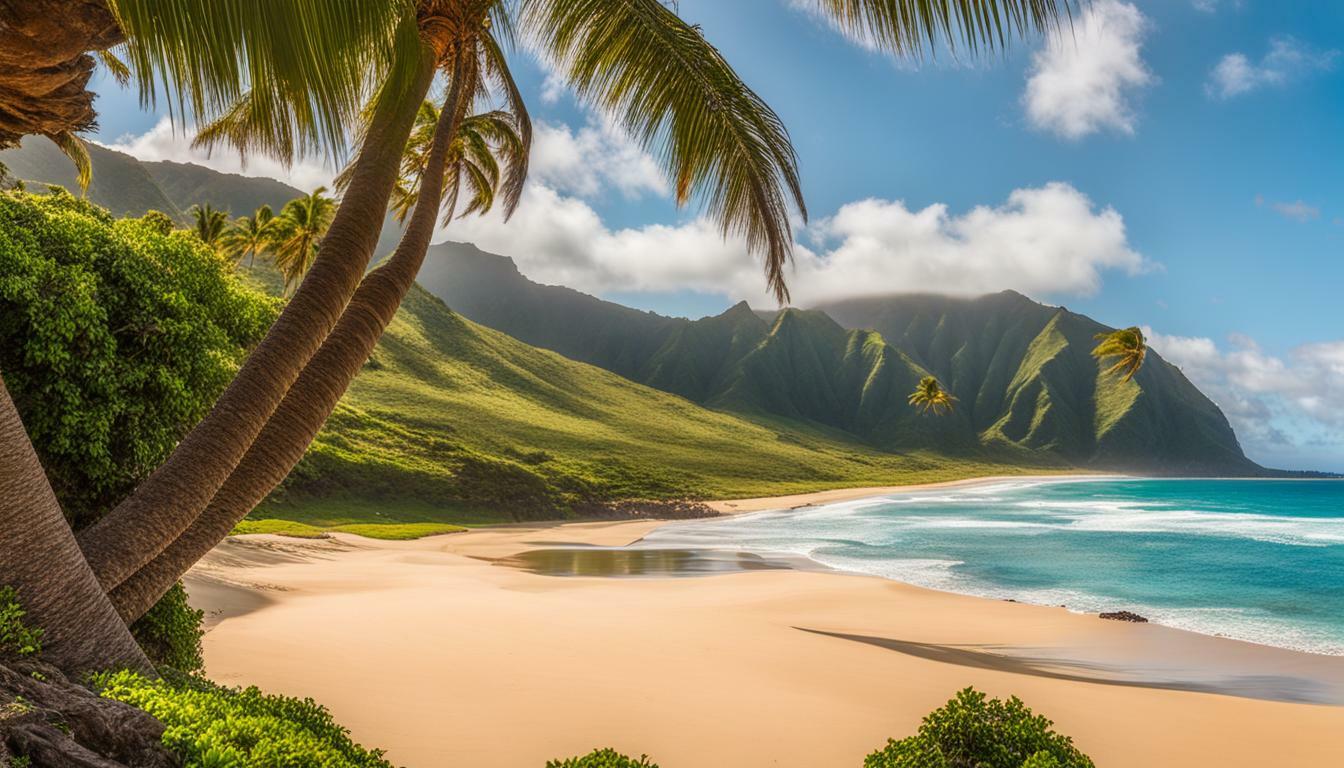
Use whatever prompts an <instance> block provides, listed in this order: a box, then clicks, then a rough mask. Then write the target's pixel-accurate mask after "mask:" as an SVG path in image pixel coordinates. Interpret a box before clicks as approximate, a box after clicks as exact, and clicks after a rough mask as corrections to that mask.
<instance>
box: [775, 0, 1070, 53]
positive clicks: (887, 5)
mask: <svg viewBox="0 0 1344 768" xmlns="http://www.w3.org/2000/svg"><path fill="white" fill-rule="evenodd" d="M801 4H802V5H803V6H804V7H805V8H808V9H810V10H813V11H815V12H816V13H818V14H819V15H821V16H824V17H826V18H828V19H830V20H831V21H832V23H834V24H835V26H836V27H837V28H838V29H840V31H841V32H843V33H845V34H846V35H849V36H850V37H853V38H855V39H858V40H862V41H864V42H865V43H868V44H871V45H873V46H875V47H877V48H880V49H882V50H886V51H889V52H891V53H895V54H897V55H900V56H914V57H919V56H923V55H924V54H925V53H926V52H927V51H929V50H932V49H934V48H936V46H937V45H938V44H939V42H945V43H946V44H947V45H948V47H950V48H951V49H953V50H954V51H955V50H956V49H957V48H958V46H960V47H962V48H965V49H966V50H967V51H969V52H971V53H976V52H977V51H979V50H980V49H981V48H985V49H990V50H993V49H1001V48H1004V47H1005V46H1006V45H1007V44H1008V39H1009V37H1010V36H1013V35H1016V36H1026V35H1031V34H1038V33H1044V32H1048V31H1050V30H1053V29H1055V28H1056V27H1057V26H1058V25H1059V22H1060V19H1061V18H1065V19H1068V18H1071V17H1072V15H1073V4H1074V0H803V2H802V3H801Z"/></svg>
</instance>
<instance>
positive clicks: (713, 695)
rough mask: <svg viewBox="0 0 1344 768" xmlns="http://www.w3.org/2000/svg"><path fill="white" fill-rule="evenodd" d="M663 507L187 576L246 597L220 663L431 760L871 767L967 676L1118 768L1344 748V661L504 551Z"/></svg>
mask: <svg viewBox="0 0 1344 768" xmlns="http://www.w3.org/2000/svg"><path fill="white" fill-rule="evenodd" d="M658 525H659V523H657V522H654V521H636V522H618V523H609V522H607V523H579V524H570V525H538V526H511V527H502V528H494V529H485V530H478V531H472V532H469V533H465V534H454V535H450V536H441V537H435V538H431V539H422V540H420V541H413V542H373V541H369V540H365V539H359V538H357V537H353V536H346V535H338V536H335V537H333V538H331V539H328V540H317V541H303V540H286V539H279V538H277V537H270V536H261V537H238V538H234V539H230V540H229V541H227V542H225V543H224V544H222V545H221V546H220V547H219V548H217V549H216V550H215V551H214V552H212V553H211V554H210V555H209V556H208V557H207V558H206V559H205V560H203V561H202V563H201V564H200V565H199V566H198V567H197V568H196V569H195V570H193V572H192V574H190V576H189V577H188V587H189V589H190V590H191V592H192V595H193V600H194V601H195V602H197V603H198V605H201V606H202V607H204V608H206V610H207V611H211V612H214V611H222V612H223V613H222V614H218V615H217V616H216V618H217V619H218V617H219V616H225V618H223V619H222V620H218V621H217V622H216V623H215V625H214V626H213V628H212V629H211V630H210V632H209V633H208V634H207V635H206V639H205V646H206V664H207V668H208V672H209V674H210V675H211V676H212V677H213V678H215V679H217V680H219V681H221V682H226V683H233V684H255V685H259V686H261V687H262V688H264V689H267V690H271V691H277V692H283V693H288V694H291V695H298V696H312V697H313V698H315V699H317V700H318V701H320V702H322V703H323V704H325V705H327V706H328V707H330V708H331V709H332V710H333V712H334V713H335V715H336V717H337V719H338V720H340V721H341V722H342V723H343V724H345V725H347V726H349V727H350V728H351V729H352V730H353V732H354V736H355V738H356V739H357V740H359V741H361V742H363V743H365V744H367V745H371V746H379V747H383V748H386V749H387V750H388V755H389V758H390V759H391V760H393V762H395V763H397V764H404V765H406V766H409V767H410V768H432V767H434V766H440V765H471V766H483V767H489V766H499V767H500V768H503V767H504V766H508V767H509V768H515V767H516V766H537V767H538V768H540V766H541V765H542V764H543V763H544V762H545V760H546V759H548V758H553V757H558V756H565V755H572V754H579V753H583V752H586V751H588V750H590V749H592V748H594V747H597V746H607V745H609V746H613V747H616V748H618V749H620V750H622V751H625V752H628V753H634V754H640V753H643V752H647V753H648V754H650V755H651V756H652V757H653V758H654V759H655V760H657V761H658V762H659V763H660V764H661V765H662V766H663V768H704V767H705V766H715V765H732V766H738V767H740V768H751V767H753V766H797V768H829V767H830V766H836V767H837V768H839V767H841V766H849V767H852V768H857V767H858V766H859V765H860V764H861V763H862V759H863V756H864V755H865V754H866V753H868V752H870V751H872V750H873V749H876V748H878V747H880V746H881V745H882V744H883V743H884V742H885V740H886V738H887V737H888V736H895V737H898V738H899V737H901V736H904V735H907V734H909V733H911V732H913V731H914V729H915V728H916V727H917V726H918V723H919V720H920V718H921V717H922V716H923V715H924V714H925V713H927V712H928V711H929V710H931V709H933V708H935V707H937V706H939V705H941V704H942V703H943V702H945V701H946V700H947V699H948V698H949V697H950V696H951V695H952V694H953V693H954V692H955V691H956V690H958V689H959V688H963V687H965V686H967V685H975V686H976V687H978V688H980V689H982V690H984V691H986V692H988V693H990V694H992V695H996V696H1007V695H1010V694H1016V695H1018V696H1020V697H1021V698H1023V699H1024V700H1025V701H1026V702H1027V703H1028V704H1029V705H1030V706H1032V707H1033V708H1034V709H1035V710H1036V711H1038V712H1040V713H1042V714H1045V715H1046V716H1048V717H1050V718H1051V719H1053V720H1055V721H1056V722H1057V723H1058V727H1059V728H1060V729H1061V730H1062V731H1063V732H1065V733H1067V734H1070V735H1072V736H1073V737H1074V738H1075V741H1076V742H1077V743H1078V745H1079V746H1080V747H1081V748H1082V749H1083V750H1084V751H1086V752H1088V753H1089V754H1090V755H1091V756H1092V757H1093V758H1094V759H1095V760H1096V761H1097V764H1098V765H1099V766H1105V767H1108V768H1109V767H1112V766H1135V767H1136V768H1137V767H1139V766H1142V767H1144V768H1150V767H1155V766H1172V767H1173V768H1174V767H1176V766H1180V767H1181V768H1186V767H1187V766H1202V765H1211V766H1212V765H1216V766H1248V767H1249V766H1257V767H1259V766H1267V765H1283V766H1295V765H1344V707H1338V706H1332V705H1326V704H1317V703H1303V702H1310V701H1329V700H1336V699H1338V698H1339V696H1340V695H1341V691H1344V658H1339V657H1323V656H1313V655H1309V654H1301V653H1294V652H1290V651H1283V650H1278V649H1272V648H1266V647H1263V646H1256V645H1251V644H1247V643H1240V642H1235V641H1230V640H1223V639H1218V638H1210V637H1204V636H1200V635H1194V634H1190V633H1185V632H1180V631H1177V630H1171V629H1166V628H1163V627H1157V626H1153V625H1137V624H1122V623H1117V622H1109V621H1102V620H1100V619H1098V618H1096V617H1094V616H1084V615H1077V614H1072V613H1069V612H1068V611H1065V610H1063V609H1059V608H1043V607H1036V606H1028V605H1021V604H1014V603H1009V602H1003V601H993V600H985V599H981V598H973V597H964V596H959V595H952V594H947V593H941V592H936V591H931V590H925V589H919V588H916V587H910V586H907V585H903V584H898V583H894V582H890V581H885V580H882V579H877V578H870V577H862V576H850V575H841V574H836V573H827V572H815V571H798V570H780V569H748V570H736V569H728V570H730V571H732V572H726V573H725V572H714V571H713V569H711V572H710V574H709V575H703V576H701V577H699V578H600V577H585V576H571V577H567V578H557V577H555V576H548V575H540V574H537V573H530V572H527V571H526V570H522V569H520V568H518V567H512V566H508V565H500V564H497V563H498V562H500V561H501V559H505V558H509V557H511V556H516V555H518V554H519V553H522V552H526V551H529V550H537V549H551V550H564V549H567V548H574V547H595V546H596V547H612V546H621V545H625V544H629V543H631V542H634V541H637V540H638V539H640V538H641V537H642V536H644V535H645V534H646V533H647V532H648V531H650V530H652V529H653V528H655V527H657V526H658ZM609 575H610V574H609ZM644 575H645V576H648V575H649V574H644ZM1208 691H1221V692H1220V693H1211V692H1208ZM1229 694H1238V695H1229Z"/></svg>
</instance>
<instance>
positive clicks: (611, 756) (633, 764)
mask: <svg viewBox="0 0 1344 768" xmlns="http://www.w3.org/2000/svg"><path fill="white" fill-rule="evenodd" d="M546 768H658V765H657V764H656V763H651V762H649V756H648V755H640V756H639V759H638V760H636V759H635V758H633V757H626V756H625V755H622V754H621V753H619V752H617V751H616V750H614V749H595V750H593V751H592V752H590V753H588V754H586V755H584V756H583V757H571V758H569V759H568V760H551V761H549V762H547V763H546Z"/></svg>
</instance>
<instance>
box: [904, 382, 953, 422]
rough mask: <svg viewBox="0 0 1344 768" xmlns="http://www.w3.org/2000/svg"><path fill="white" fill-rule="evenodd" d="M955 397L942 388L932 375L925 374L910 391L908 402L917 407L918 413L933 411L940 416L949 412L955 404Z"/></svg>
mask: <svg viewBox="0 0 1344 768" xmlns="http://www.w3.org/2000/svg"><path fill="white" fill-rule="evenodd" d="M956 402H957V398H955V397H953V396H952V393H951V392H948V391H947V390H946V389H943V385H942V384H940V383H938V380H937V379H935V378H934V377H932V376H925V377H924V378H922V379H920V380H919V386H917V387H915V391H914V392H911V393H910V404H911V405H913V406H915V407H916V408H918V409H919V412H920V413H928V412H929V411H933V413H934V415H937V416H941V415H943V414H944V413H951V412H952V410H953V408H954V407H955V406H956Z"/></svg>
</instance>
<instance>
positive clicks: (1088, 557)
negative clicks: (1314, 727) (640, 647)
mask: <svg viewBox="0 0 1344 768" xmlns="http://www.w3.org/2000/svg"><path fill="white" fill-rule="evenodd" d="M644 545H645V546H650V547H682V548H706V549H730V550H738V551H745V552H753V553H757V554H761V555H802V556H805V557H808V558H810V559H812V560H814V561H816V562H818V563H820V564H822V565H825V566H828V567H831V568H835V569H839V570H845V571H853V572H857V573H865V574H872V575H877V576H884V577H886V578H890V579H896V580H898V581H903V582H908V583H911V584H916V585H919V586H924V587H931V588H935V589H942V590H947V591H951V592H961V593H966V594H973V595H981V596H985V597H997V598H1012V599H1015V600H1019V601H1021V602H1030V603H1038V604H1042V605H1060V604H1063V605H1067V606H1068V607H1069V608H1070V609H1072V610H1077V611H1086V612H1094V611H1105V610H1119V609H1127V610H1132V611H1136V612H1138V613H1141V614H1143V615H1145V616H1147V617H1148V618H1150V619H1152V620H1153V621H1155V622H1158V623H1160V624H1164V625H1167V626H1171V627H1178V628H1182V629H1189V630H1193V631H1196V632H1203V633H1205V634H1212V635H1222V636H1226V637H1232V638H1237V639H1240V640H1248V641H1251V642H1257V643H1263V644H1266V645H1275V646H1280V647H1284V648H1292V649H1296V650H1304V651H1311V652H1315V653H1327V654H1335V655H1340V654H1344V481H1329V480H1322V481H1311V480H1306V481H1296V480H1088V481H1045V482H1037V481H1020V482H1012V481H1009V482H1003V483H995V484H992V485H982V486H974V487H965V488H949V489H943V490H934V491H928V492H920V493H911V494H905V495H895V496H888V497H882V498H873V499H864V500H861V501H854V502H846V503H841V504H834V505H828V506H822V507H812V508H806V509H800V510H793V511H787V512H766V513H760V514H755V515H748V516H743V517H739V518H729V519H720V520H711V521H704V522H692V523H684V524H676V525H671V526H666V527H664V528H662V529H659V530H657V531H655V532H654V533H653V534H652V535H651V536H649V537H648V538H647V539H645V542H644Z"/></svg>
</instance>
